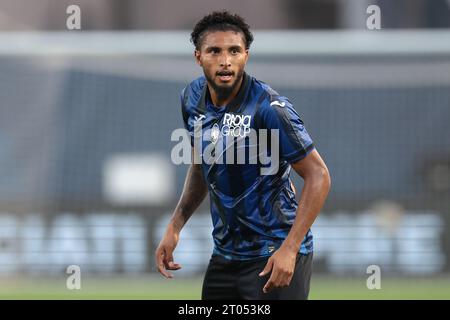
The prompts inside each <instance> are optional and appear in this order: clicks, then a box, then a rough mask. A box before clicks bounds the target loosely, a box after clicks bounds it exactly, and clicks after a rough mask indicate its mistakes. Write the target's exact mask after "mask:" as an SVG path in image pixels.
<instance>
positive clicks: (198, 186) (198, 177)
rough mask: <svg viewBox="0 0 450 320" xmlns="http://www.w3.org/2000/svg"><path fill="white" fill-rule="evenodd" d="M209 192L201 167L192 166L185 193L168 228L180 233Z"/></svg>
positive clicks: (185, 183)
mask: <svg viewBox="0 0 450 320" xmlns="http://www.w3.org/2000/svg"><path fill="white" fill-rule="evenodd" d="M207 192H208V189H207V186H206V183H205V181H204V179H203V174H202V171H201V166H200V165H196V164H191V166H190V167H189V170H188V172H187V174H186V180H185V182H184V187H183V192H182V194H181V197H180V200H179V201H178V204H177V206H176V208H175V210H174V213H173V215H172V218H171V219H170V223H169V225H168V228H171V229H172V230H173V231H174V232H176V233H179V232H180V231H181V229H182V228H183V226H184V225H185V224H186V222H187V221H188V220H189V218H190V217H191V215H192V214H193V213H194V211H195V210H196V209H197V208H198V206H199V205H200V204H201V203H202V201H203V199H204V198H205V196H206V194H207Z"/></svg>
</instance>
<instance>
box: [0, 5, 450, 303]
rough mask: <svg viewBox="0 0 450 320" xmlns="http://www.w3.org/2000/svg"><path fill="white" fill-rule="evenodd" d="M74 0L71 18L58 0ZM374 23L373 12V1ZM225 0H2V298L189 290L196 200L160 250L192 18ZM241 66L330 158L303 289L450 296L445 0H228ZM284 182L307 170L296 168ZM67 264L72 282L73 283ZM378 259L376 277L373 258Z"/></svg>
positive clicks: (171, 199) (200, 221)
mask: <svg viewBox="0 0 450 320" xmlns="http://www.w3.org/2000/svg"><path fill="white" fill-rule="evenodd" d="M71 4H77V5H79V6H80V8H81V28H82V29H81V30H79V31H68V30H67V29H66V19H67V17H68V15H67V14H66V8H67V6H68V5H71ZM370 4H377V5H379V6H380V8H381V26H382V30H373V31H371V30H367V28H366V19H367V17H368V14H367V13H366V9H367V6H368V5H370ZM223 6H225V4H221V3H218V2H217V3H215V2H211V1H206V0H195V1H190V2H189V1H186V2H183V4H181V3H179V2H175V1H164V2H163V1H153V0H151V1H150V0H149V1H144V0H142V1H126V2H125V1H118V0H117V1H113V0H104V1H100V0H97V1H95V2H92V1H87V0H83V1H45V0H39V1H33V2H30V1H6V0H0V30H1V32H0V104H1V105H0V298H3V299H17V298H26V299H47V298H56V299H71V298H75V299H77V298H88V299H90V298H94V299H99V298H105V299H109V298H111V299H113V298H114V299H115V298H124V299H127V298H130V299H135V298H138V299H141V298H142V299H198V298H199V297H200V289H201V282H202V276H203V273H204V271H205V268H206V264H207V263H208V260H209V256H210V254H211V250H212V239H211V235H210V234H211V222H210V217H209V213H208V202H207V201H205V203H204V204H203V205H202V207H201V208H200V209H199V210H198V212H196V214H194V216H193V217H192V218H191V220H190V221H189V223H188V224H187V226H186V227H185V229H184V230H183V232H182V235H181V241H180V244H179V246H178V248H177V250H176V251H175V258H176V260H178V262H179V263H181V264H182V265H183V269H182V270H180V271H177V272H176V273H175V276H176V278H175V279H174V280H164V279H162V278H161V277H160V276H159V275H158V274H157V273H156V272H155V268H154V267H153V265H154V261H153V252H154V249H155V247H156V245H157V243H158V241H159V239H160V236H161V234H162V232H163V230H164V227H165V223H166V222H167V220H168V218H169V216H170V214H171V210H172V209H173V208H174V207H175V204H176V201H177V199H178V196H179V194H180V192H181V189H182V185H183V181H184V177H185V173H186V169H187V166H185V165H180V166H177V165H174V164H172V162H171V160H170V159H171V158H170V155H171V149H172V147H173V146H174V145H175V144H176V141H171V139H170V137H171V133H172V131H173V130H174V129H177V128H181V127H182V126H183V125H182V119H181V113H180V105H179V93H180V91H181V89H182V88H183V87H184V86H185V85H186V84H187V83H188V82H189V81H190V80H192V79H194V78H195V77H197V76H199V75H200V74H201V69H200V68H198V67H197V66H196V65H195V63H194V61H193V59H192V51H193V48H192V46H191V45H190V44H189V33H190V29H191V28H192V27H193V24H194V23H195V21H197V20H198V19H199V18H201V17H202V16H203V15H204V14H205V13H207V12H209V11H211V10H213V9H222V8H223ZM226 8H227V9H229V10H231V11H234V12H237V13H240V14H242V15H243V16H244V17H246V18H247V20H248V22H249V24H250V25H251V26H252V27H253V30H254V35H255V42H254V45H253V47H252V49H251V58H250V62H249V64H248V72H249V73H250V74H252V75H254V76H256V77H257V78H259V79H261V80H263V81H265V82H267V83H269V84H271V85H272V86H273V87H274V88H275V89H276V90H277V91H278V92H280V93H281V94H284V95H286V96H288V97H289V98H290V99H291V101H292V102H293V103H294V105H295V107H296V109H297V111H298V112H299V113H300V115H301V116H302V118H303V120H304V121H305V123H306V126H307V128H308V130H309V132H310V133H311V135H312V137H313V139H314V141H315V143H316V145H317V147H318V149H319V151H320V152H321V154H322V155H323V157H324V158H325V160H326V162H327V164H328V166H329V169H330V172H331V174H332V178H333V186H332V191H331V193H330V197H329V199H328V201H327V203H326V206H325V208H324V210H323V212H322V213H321V215H320V216H319V218H318V220H317V222H316V223H315V224H314V226H313V228H312V229H313V233H314V235H315V262H314V270H315V271H314V274H313V279H312V287H311V298H312V299H430V298H431V299H432V298H438V299H449V298H450V277H449V275H450V237H449V234H448V230H449V227H450V126H449V124H448V123H449V120H450V30H449V29H448V28H449V26H450V2H449V1H445V0H442V1H440V0H435V1H425V0H423V1H419V0H416V1H411V0H409V1H400V0H398V1H397V0H395V1H376V0H373V1H365V0H357V1H353V0H342V1H312V0H311V1H305V0H304V1H298V0H297V1H293V0H292V1H291V0H284V1H268V0H267V1H256V0H255V1H234V0H233V1H228V2H227V4H226ZM294 181H295V182H296V185H297V186H301V181H300V179H298V178H296V177H294ZM69 265H78V266H80V268H81V274H82V278H81V279H82V280H81V283H82V289H81V290H68V289H67V288H66V279H67V277H68V274H66V268H67V267H68V266H69ZM370 265H377V266H380V268H381V273H382V274H381V275H382V278H381V289H380V290H369V289H368V288H367V287H366V280H367V278H368V277H369V275H370V274H367V273H366V270H367V267H368V266H370Z"/></svg>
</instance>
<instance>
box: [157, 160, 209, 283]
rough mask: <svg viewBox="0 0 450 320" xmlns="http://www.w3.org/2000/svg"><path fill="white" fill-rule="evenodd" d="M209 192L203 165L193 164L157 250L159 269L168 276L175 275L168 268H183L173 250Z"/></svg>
mask: <svg viewBox="0 0 450 320" xmlns="http://www.w3.org/2000/svg"><path fill="white" fill-rule="evenodd" d="M192 154H193V152H192ZM207 192H208V188H207V186H206V183H205V180H204V179H203V173H202V168H201V165H200V164H194V163H193V164H191V166H190V167H189V170H188V172H187V174H186V179H185V182H184V187H183V192H182V194H181V197H180V200H179V201H178V204H177V206H176V208H175V210H174V212H173V215H172V218H171V219H170V222H169V224H168V225H167V228H166V232H165V233H164V236H163V238H162V240H161V242H160V243H159V245H158V248H157V249H156V252H155V261H156V266H157V268H158V271H159V272H160V273H161V274H162V275H163V276H165V277H166V278H172V277H173V276H172V274H171V273H169V272H168V271H167V270H178V269H180V268H181V265H179V264H178V263H174V262H173V251H174V250H175V247H176V246H177V243H178V239H179V235H180V232H181V229H182V228H183V226H184V225H185V224H186V222H187V221H188V220H189V218H190V217H191V216H192V214H193V213H194V211H195V210H196V209H197V208H198V206H199V205H200V204H201V203H202V201H203V199H204V198H205V196H206V194H207Z"/></svg>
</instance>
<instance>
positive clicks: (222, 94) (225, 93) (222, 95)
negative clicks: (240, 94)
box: [204, 70, 244, 100]
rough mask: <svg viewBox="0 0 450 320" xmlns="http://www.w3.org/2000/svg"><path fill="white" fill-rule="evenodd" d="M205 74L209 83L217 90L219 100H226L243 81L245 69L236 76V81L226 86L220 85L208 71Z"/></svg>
mask: <svg viewBox="0 0 450 320" xmlns="http://www.w3.org/2000/svg"><path fill="white" fill-rule="evenodd" d="M204 74H205V78H206V80H207V81H208V84H209V85H210V86H211V88H213V89H214V91H215V92H216V94H217V98H218V99H219V100H226V99H227V98H228V97H229V96H230V95H231V94H232V93H233V91H234V90H235V89H236V87H237V85H238V84H239V83H240V82H241V81H240V80H241V79H242V76H243V75H244V70H241V71H239V73H238V74H237V76H236V77H235V80H234V82H233V83H232V84H231V85H225V86H220V85H218V84H216V83H215V82H214V79H213V78H212V77H210V76H209V75H207V73H206V72H205V73H204Z"/></svg>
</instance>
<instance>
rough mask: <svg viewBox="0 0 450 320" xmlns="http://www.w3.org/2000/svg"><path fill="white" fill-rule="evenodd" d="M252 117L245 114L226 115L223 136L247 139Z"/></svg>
mask: <svg viewBox="0 0 450 320" xmlns="http://www.w3.org/2000/svg"><path fill="white" fill-rule="evenodd" d="M251 120H252V116H250V115H243V114H233V113H225V115H224V117H223V123H222V135H224V136H232V137H245V136H246V135H247V134H248V133H249V132H250V122H251Z"/></svg>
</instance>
